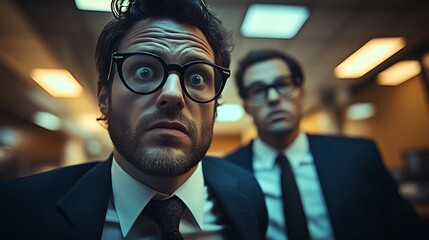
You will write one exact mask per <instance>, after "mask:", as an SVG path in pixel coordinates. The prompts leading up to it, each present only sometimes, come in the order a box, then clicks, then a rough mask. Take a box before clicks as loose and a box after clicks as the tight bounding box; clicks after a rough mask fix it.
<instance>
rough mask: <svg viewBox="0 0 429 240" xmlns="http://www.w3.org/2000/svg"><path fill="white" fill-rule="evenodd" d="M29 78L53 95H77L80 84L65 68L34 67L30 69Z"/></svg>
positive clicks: (80, 88)
mask: <svg viewBox="0 0 429 240" xmlns="http://www.w3.org/2000/svg"><path fill="white" fill-rule="evenodd" d="M31 78H32V79H33V80H34V81H35V82H37V83H38V84H39V85H40V86H41V87H42V88H43V89H45V90H46V91H47V92H48V93H49V94H51V95H52V96H54V97H64V98H67V97H79V96H80V94H81V93H82V91H83V89H82V86H81V85H80V84H79V83H78V82H77V81H76V79H75V78H74V77H73V75H71V73H70V72H69V71H67V70H65V69H42V68H36V69H33V70H32V71H31Z"/></svg>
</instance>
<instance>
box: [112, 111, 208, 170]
mask: <svg viewBox="0 0 429 240" xmlns="http://www.w3.org/2000/svg"><path fill="white" fill-rule="evenodd" d="M110 106H111V105H110ZM110 106H109V119H108V126H107V128H108V131H109V135H110V139H111V140H112V142H113V145H114V146H115V148H116V150H117V151H118V152H119V153H120V154H121V155H122V156H123V157H124V158H125V160H126V161H128V162H129V163H131V164H132V165H133V166H134V167H136V168H137V169H139V170H140V171H141V172H142V173H144V174H147V175H151V176H158V177H175V176H180V175H182V174H184V173H186V172H188V171H190V170H191V169H192V168H194V167H195V166H196V165H197V164H198V163H199V162H200V161H201V160H202V158H203V157H204V156H205V154H206V152H207V150H208V148H209V147H210V143H211V139H212V136H213V123H214V121H211V122H203V123H202V124H201V127H200V128H198V127H197V126H196V124H195V123H194V122H193V121H192V120H190V119H188V118H187V117H185V116H184V115H183V114H181V113H180V112H177V111H175V110H160V111H159V112H156V113H152V114H147V115H145V116H143V117H142V118H141V119H140V120H139V121H138V123H137V125H136V129H135V131H133V130H132V128H131V126H130V124H129V122H128V118H127V117H126V116H124V115H123V114H121V113H117V112H116V111H114V110H113V109H112V108H111V107H110ZM160 120H175V121H179V122H180V123H182V124H183V125H184V126H185V127H186V128H187V129H188V136H189V138H190V140H191V144H190V146H188V147H187V146H186V144H185V143H184V142H183V141H182V140H180V139H177V138H174V137H168V136H165V135H158V136H155V137H152V138H151V139H150V142H149V143H144V142H143V139H144V138H143V137H142V136H143V135H144V133H145V132H147V131H148V130H149V128H148V126H150V125H151V124H152V123H155V122H157V121H160ZM203 134H204V136H203Z"/></svg>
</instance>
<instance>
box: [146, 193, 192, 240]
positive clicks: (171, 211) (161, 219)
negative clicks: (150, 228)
mask: <svg viewBox="0 0 429 240" xmlns="http://www.w3.org/2000/svg"><path fill="white" fill-rule="evenodd" d="M184 209H185V204H184V203H183V202H182V200H180V199H179V198H178V197H176V196H173V197H171V198H169V199H167V200H163V201H157V200H151V201H150V202H149V203H148V204H147V205H146V207H145V208H144V210H143V213H144V214H145V215H146V216H148V217H149V218H151V219H152V220H153V221H154V222H156V223H157V224H158V225H159V226H160V227H161V231H162V237H161V240H183V237H182V234H181V233H180V232H179V223H180V218H181V217H182V213H183V210H184Z"/></svg>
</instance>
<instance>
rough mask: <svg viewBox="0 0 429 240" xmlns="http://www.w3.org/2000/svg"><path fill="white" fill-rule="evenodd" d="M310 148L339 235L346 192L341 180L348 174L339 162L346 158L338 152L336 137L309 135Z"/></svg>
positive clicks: (336, 233)
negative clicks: (342, 170)
mask: <svg viewBox="0 0 429 240" xmlns="http://www.w3.org/2000/svg"><path fill="white" fill-rule="evenodd" d="M308 139H309V143H310V150H311V153H312V155H313V158H314V162H315V165H316V169H317V173H318V175H319V181H320V185H321V187H322V191H323V195H324V197H325V202H326V205H327V208H328V212H329V216H330V219H331V224H332V225H333V229H334V232H335V235H336V236H337V237H338V232H337V231H338V229H341V228H342V227H341V226H340V225H341V224H342V222H343V220H342V218H343V216H342V214H341V213H342V212H343V210H342V207H343V206H344V204H343V201H344V194H343V193H344V192H345V190H346V189H345V188H347V186H346V183H345V182H343V181H341V179H345V178H343V177H341V175H343V174H347V173H344V172H341V171H339V170H338V166H339V164H340V163H339V162H338V161H342V160H345V159H343V157H342V156H341V155H340V154H339V153H338V152H339V151H341V150H339V149H337V147H336V141H335V140H334V138H329V137H324V136H314V135H308Z"/></svg>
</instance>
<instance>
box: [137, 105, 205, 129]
mask: <svg viewBox="0 0 429 240" xmlns="http://www.w3.org/2000/svg"><path fill="white" fill-rule="evenodd" d="M163 120H170V121H178V122H180V123H182V124H183V125H184V126H185V127H186V128H187V129H188V131H189V133H190V134H191V135H195V134H196V131H197V127H196V125H195V123H194V122H193V121H192V120H190V119H189V118H187V117H186V116H185V115H184V114H183V113H181V112H178V111H175V110H161V111H157V112H154V113H149V114H146V115H144V116H142V117H141V119H140V120H139V121H138V123H137V127H136V130H137V131H138V132H142V131H146V130H148V129H149V127H150V126H151V125H152V124H153V123H155V122H159V121H163Z"/></svg>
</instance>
